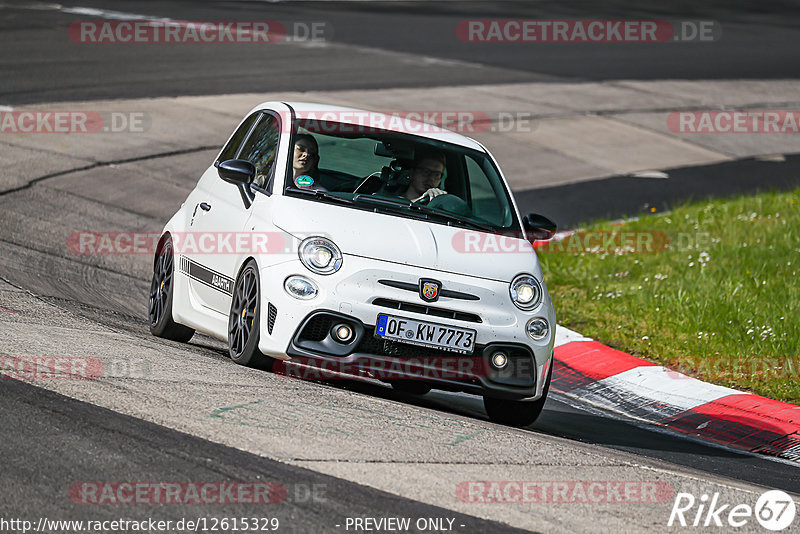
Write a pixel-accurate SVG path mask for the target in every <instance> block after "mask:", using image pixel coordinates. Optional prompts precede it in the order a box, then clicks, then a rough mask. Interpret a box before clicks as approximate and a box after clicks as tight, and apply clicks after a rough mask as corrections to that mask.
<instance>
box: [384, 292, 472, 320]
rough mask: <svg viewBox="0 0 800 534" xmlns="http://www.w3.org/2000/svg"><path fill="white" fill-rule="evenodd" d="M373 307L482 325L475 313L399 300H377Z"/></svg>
mask: <svg viewBox="0 0 800 534" xmlns="http://www.w3.org/2000/svg"><path fill="white" fill-rule="evenodd" d="M372 303H373V304H374V305H375V306H381V307H383V308H391V309H393V310H399V311H407V312H413V313H421V314H424V315H432V316H434V317H443V318H445V319H456V320H458V321H467V322H470V323H482V322H483V320H482V319H481V317H480V315H477V314H475V313H467V312H460V311H455V310H447V309H444V308H437V307H434V306H426V305H424V304H413V303H411V302H401V301H399V300H393V299H385V298H377V299H375V300H373V301H372Z"/></svg>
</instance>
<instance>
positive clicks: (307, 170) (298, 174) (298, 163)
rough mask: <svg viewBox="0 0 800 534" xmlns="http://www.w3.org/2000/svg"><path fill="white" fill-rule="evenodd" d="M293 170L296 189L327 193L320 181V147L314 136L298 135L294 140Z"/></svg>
mask: <svg viewBox="0 0 800 534" xmlns="http://www.w3.org/2000/svg"><path fill="white" fill-rule="evenodd" d="M292 170H293V176H292V178H293V180H294V185H295V187H299V188H301V189H316V190H322V191H327V189H325V188H324V187H322V186H321V185H320V184H319V183H318V181H319V145H318V144H317V140H316V139H314V136H313V135H310V134H298V135H296V136H295V138H294V154H293V156H292Z"/></svg>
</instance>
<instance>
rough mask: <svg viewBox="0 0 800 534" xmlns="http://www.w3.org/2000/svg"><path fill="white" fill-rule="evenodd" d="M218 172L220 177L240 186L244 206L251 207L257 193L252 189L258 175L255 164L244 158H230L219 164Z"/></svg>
mask: <svg viewBox="0 0 800 534" xmlns="http://www.w3.org/2000/svg"><path fill="white" fill-rule="evenodd" d="M217 172H218V173H219V177H220V178H222V179H223V180H225V181H226V182H228V183H231V184H234V185H236V186H237V187H238V189H239V193H240V194H241V195H242V202H244V207H245V208H249V207H250V206H251V205H252V204H253V199H255V193H253V190H252V189H250V184H252V183H253V178H255V176H256V167H255V165H253V164H252V163H250V162H249V161H246V160H243V159H229V160H227V161H223V162H222V163H220V164H219V165H217Z"/></svg>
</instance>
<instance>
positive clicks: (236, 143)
mask: <svg viewBox="0 0 800 534" xmlns="http://www.w3.org/2000/svg"><path fill="white" fill-rule="evenodd" d="M258 116H259V113H253V114H252V115H250V116H249V117H247V120H245V121H244V122H243V123H242V124H241V126H239V128H237V129H236V132H234V134H233V135H232V136H231V140H230V141H228V144H227V145H225V148H223V149H222V152H220V155H219V159H217V163H221V162H223V161H228V160H229V159H233V158H235V157H236V153H237V152H238V151H239V147H240V146H241V145H242V141H244V138H245V137H247V133H248V132H249V131H250V128H252V126H253V123H254V122H255V121H256V119H257V118H258Z"/></svg>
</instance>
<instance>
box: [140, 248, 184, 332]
mask: <svg viewBox="0 0 800 534" xmlns="http://www.w3.org/2000/svg"><path fill="white" fill-rule="evenodd" d="M174 282H175V254H174V252H173V247H172V238H170V237H167V238H166V239H165V240H164V241H163V243H161V246H160V247H159V248H158V250H157V251H156V257H155V261H154V262H153V281H152V282H151V283H150V299H149V301H148V318H149V319H150V333H151V334H153V335H154V336H157V337H161V338H164V339H171V340H172V341H179V342H181V343H185V342H187V341H189V340H190V339H191V338H192V336H193V335H194V330H193V329H191V328H189V327H188V326H184V325H182V324H178V323H176V322H175V321H174V319H173V318H172V299H173V287H174Z"/></svg>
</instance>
